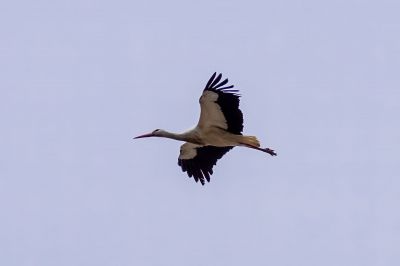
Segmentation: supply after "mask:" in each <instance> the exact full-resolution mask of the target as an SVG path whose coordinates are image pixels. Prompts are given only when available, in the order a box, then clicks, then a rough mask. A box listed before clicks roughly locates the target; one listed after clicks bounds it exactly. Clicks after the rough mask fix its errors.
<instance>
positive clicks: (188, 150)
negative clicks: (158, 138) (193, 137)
mask: <svg viewBox="0 0 400 266" xmlns="http://www.w3.org/2000/svg"><path fill="white" fill-rule="evenodd" d="M232 148H233V147H214V146H201V145H197V144H193V143H189V142H186V143H185V144H183V145H182V146H181V150H180V154H179V158H178V165H179V166H180V167H182V171H183V172H187V174H188V176H189V177H192V176H193V178H194V180H195V181H196V182H198V181H199V180H200V182H201V184H202V185H204V184H205V180H207V182H210V176H211V175H212V174H213V170H212V168H213V166H214V165H216V164H217V161H218V160H219V159H221V157H222V156H224V154H225V153H227V152H228V151H229V150H231V149H232Z"/></svg>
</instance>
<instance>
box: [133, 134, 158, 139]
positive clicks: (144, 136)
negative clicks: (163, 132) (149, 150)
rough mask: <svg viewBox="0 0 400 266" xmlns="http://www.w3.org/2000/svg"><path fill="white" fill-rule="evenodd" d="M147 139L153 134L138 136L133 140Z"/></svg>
mask: <svg viewBox="0 0 400 266" xmlns="http://www.w3.org/2000/svg"><path fill="white" fill-rule="evenodd" d="M148 137H154V135H153V133H148V134H144V135H140V136H137V137H134V139H140V138H148Z"/></svg>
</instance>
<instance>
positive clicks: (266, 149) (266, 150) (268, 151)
mask: <svg viewBox="0 0 400 266" xmlns="http://www.w3.org/2000/svg"><path fill="white" fill-rule="evenodd" d="M264 151H265V152H266V153H269V154H270V155H271V156H276V155H278V154H276V152H275V151H274V150H272V149H270V148H265V149H264Z"/></svg>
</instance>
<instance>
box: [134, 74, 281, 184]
mask: <svg viewBox="0 0 400 266" xmlns="http://www.w3.org/2000/svg"><path fill="white" fill-rule="evenodd" d="M221 79H222V74H219V75H218V76H217V73H214V74H213V75H212V76H211V78H210V79H209V80H208V82H207V85H206V87H205V88H204V90H203V94H202V95H201V97H200V100H199V102H200V107H201V111H200V119H199V122H198V123H197V125H196V127H195V128H193V129H191V130H189V131H187V132H184V133H171V132H168V131H166V130H163V129H156V130H154V131H153V132H151V133H148V134H144V135H140V136H137V137H135V139H138V138H146V137H163V138H170V139H175V140H179V141H185V143H184V144H183V145H182V146H181V148H180V154H179V158H178V165H179V166H180V167H181V168H182V171H183V172H187V174H188V176H189V177H193V178H194V180H195V181H196V182H198V181H200V182H201V184H202V185H204V184H205V180H207V182H210V176H211V175H212V174H213V170H212V168H213V166H214V165H216V163H217V161H218V160H219V159H221V157H222V156H224V154H225V153H227V152H228V151H230V150H231V149H232V148H233V147H235V146H243V147H247V148H251V149H255V150H259V151H262V152H266V153H268V154H270V155H272V156H276V153H275V151H274V150H272V149H270V148H260V142H259V141H258V139H257V138H256V137H255V136H244V135H242V131H243V114H242V112H241V111H240V109H239V97H240V95H239V94H238V93H239V91H238V90H236V89H233V85H230V86H226V85H227V83H228V79H225V80H223V81H221Z"/></svg>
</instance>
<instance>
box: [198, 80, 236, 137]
mask: <svg viewBox="0 0 400 266" xmlns="http://www.w3.org/2000/svg"><path fill="white" fill-rule="evenodd" d="M216 75H217V73H214V74H213V75H212V76H211V78H210V79H209V81H208V82H207V85H206V87H205V88H204V91H203V94H202V95H201V97H200V100H199V101H200V107H201V112H200V119H199V123H198V125H197V126H198V127H200V128H201V129H204V128H208V127H219V128H222V129H225V130H227V131H229V132H231V133H233V134H241V133H242V130H243V114H242V111H240V109H239V97H240V95H239V94H238V92H239V91H238V90H235V89H233V85H231V86H226V87H224V85H226V84H227V83H228V79H225V80H223V81H221V78H222V74H219V75H218V76H216Z"/></svg>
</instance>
